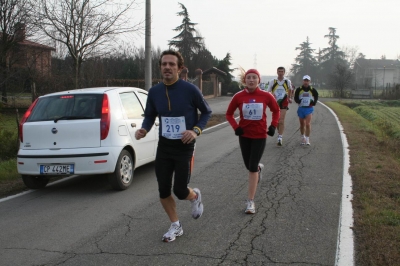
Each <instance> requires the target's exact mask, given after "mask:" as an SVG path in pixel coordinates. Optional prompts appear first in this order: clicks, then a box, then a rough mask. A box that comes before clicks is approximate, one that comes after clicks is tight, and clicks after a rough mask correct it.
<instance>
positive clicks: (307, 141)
mask: <svg viewBox="0 0 400 266" xmlns="http://www.w3.org/2000/svg"><path fill="white" fill-rule="evenodd" d="M306 145H308V146H310V145H311V143H310V138H306Z"/></svg>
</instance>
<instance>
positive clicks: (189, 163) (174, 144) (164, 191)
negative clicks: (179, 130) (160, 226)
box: [155, 137, 195, 199]
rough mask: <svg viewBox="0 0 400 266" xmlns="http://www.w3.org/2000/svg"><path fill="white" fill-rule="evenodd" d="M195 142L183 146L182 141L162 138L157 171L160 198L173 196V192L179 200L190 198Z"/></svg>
mask: <svg viewBox="0 0 400 266" xmlns="http://www.w3.org/2000/svg"><path fill="white" fill-rule="evenodd" d="M194 148H195V142H192V143H189V144H183V143H182V141H181V140H170V139H166V138H164V137H160V140H159V142H158V147H157V155H156V161H155V170H156V176H157V182H158V191H159V194H160V198H162V199H164V198H167V197H169V196H170V195H171V188H172V178H174V186H173V191H174V194H175V195H176V196H177V197H178V199H185V198H187V196H189V189H188V188H187V185H188V184H189V181H190V176H191V173H192V169H193V160H194Z"/></svg>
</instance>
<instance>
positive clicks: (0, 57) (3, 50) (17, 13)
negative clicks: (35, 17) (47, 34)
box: [0, 0, 32, 102]
mask: <svg viewBox="0 0 400 266" xmlns="http://www.w3.org/2000/svg"><path fill="white" fill-rule="evenodd" d="M30 7H31V6H30V0H0V88H1V93H2V101H3V102H7V84H8V80H9V78H10V69H11V68H12V65H13V63H14V59H15V58H13V57H12V56H11V53H12V52H13V51H15V49H16V47H17V45H18V42H20V41H21V40H22V39H21V38H22V37H25V36H21V34H16V32H17V31H18V30H19V28H20V27H21V26H24V27H25V28H24V31H23V34H26V33H27V32H28V33H30V32H32V28H31V24H30V23H29V22H30V18H31V14H32V11H31V8H30Z"/></svg>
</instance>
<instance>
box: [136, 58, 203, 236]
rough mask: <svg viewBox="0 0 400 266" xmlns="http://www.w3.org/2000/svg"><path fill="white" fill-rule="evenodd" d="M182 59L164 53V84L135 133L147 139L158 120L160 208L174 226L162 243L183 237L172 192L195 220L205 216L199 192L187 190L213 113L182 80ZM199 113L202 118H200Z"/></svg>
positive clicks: (151, 97) (152, 96)
mask: <svg viewBox="0 0 400 266" xmlns="http://www.w3.org/2000/svg"><path fill="white" fill-rule="evenodd" d="M183 62H184V61H183V57H182V55H181V54H180V53H179V52H177V51H174V50H167V51H164V52H163V53H162V54H161V56H160V60H159V65H160V68H161V74H162V77H163V82H161V83H159V84H157V85H155V86H153V87H152V88H150V90H149V94H148V98H147V103H146V109H145V112H144V120H143V124H142V128H141V129H138V130H137V131H136V134H135V137H136V139H141V138H143V137H145V136H146V134H147V132H148V131H149V130H150V129H151V127H152V126H153V124H154V122H155V119H156V117H157V116H158V117H159V120H160V127H159V141H158V147H157V155H156V161H155V168H156V176H157V182H158V190H159V194H160V201H161V204H162V206H163V208H164V210H165V212H166V213H167V215H168V217H169V219H170V221H171V226H170V228H169V230H168V232H167V233H165V234H164V236H163V238H162V240H163V241H164V242H171V241H174V240H175V238H176V237H177V236H181V235H182V234H183V230H182V225H181V223H180V222H179V219H178V214H177V211H176V203H175V200H174V198H173V197H172V195H171V187H172V177H173V175H174V184H173V192H174V194H175V196H176V197H177V198H178V199H179V200H189V201H191V203H192V217H193V218H194V219H197V218H199V217H200V216H201V215H202V213H203V203H202V201H201V193H200V190H199V189H198V188H193V189H192V188H190V187H188V184H189V181H190V176H191V172H192V168H193V159H194V149H195V145H196V137H197V136H199V135H200V134H201V133H202V130H203V128H204V127H205V126H206V124H207V121H208V119H209V118H210V117H211V109H210V107H209V105H208V104H207V102H206V101H205V100H204V98H203V95H202V94H201V91H200V90H199V88H197V87H196V86H195V85H193V84H191V83H189V82H186V81H184V80H182V79H179V73H180V71H182V69H183ZM198 110H199V111H200V113H201V114H200V117H199V115H198Z"/></svg>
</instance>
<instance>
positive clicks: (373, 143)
mask: <svg viewBox="0 0 400 266" xmlns="http://www.w3.org/2000/svg"><path fill="white" fill-rule="evenodd" d="M327 105H329V106H330V107H331V108H332V109H333V110H334V111H335V113H336V114H337V115H338V117H339V118H340V122H341V124H342V125H343V128H344V130H345V133H346V135H347V139H348V142H349V146H350V162H351V166H350V175H351V176H352V180H353V208H354V228H353V230H354V234H355V261H356V265H393V266H394V265H399V262H400V178H399V172H400V160H399V155H398V154H397V151H398V148H397V147H396V146H397V145H398V144H397V145H392V144H393V143H391V142H390V141H389V140H390V139H388V138H386V140H382V138H381V136H382V132H380V129H379V128H376V127H374V126H373V125H372V124H371V123H370V122H369V121H368V120H366V119H364V118H362V117H361V116H360V115H358V114H357V113H356V112H354V111H352V110H351V109H350V108H348V107H345V106H343V105H341V104H339V103H334V102H332V103H327Z"/></svg>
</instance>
